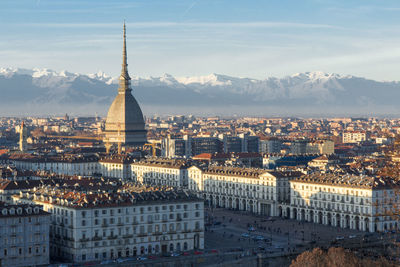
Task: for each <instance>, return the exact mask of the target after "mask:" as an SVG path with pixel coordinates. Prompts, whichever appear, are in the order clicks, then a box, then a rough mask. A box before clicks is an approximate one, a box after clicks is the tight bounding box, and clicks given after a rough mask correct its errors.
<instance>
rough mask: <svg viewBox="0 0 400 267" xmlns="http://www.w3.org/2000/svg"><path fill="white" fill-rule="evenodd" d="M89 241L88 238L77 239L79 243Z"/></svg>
mask: <svg viewBox="0 0 400 267" xmlns="http://www.w3.org/2000/svg"><path fill="white" fill-rule="evenodd" d="M89 240H90V239H89V238H81V239H79V242H88V241H89Z"/></svg>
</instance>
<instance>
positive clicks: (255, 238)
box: [253, 235, 264, 241]
mask: <svg viewBox="0 0 400 267" xmlns="http://www.w3.org/2000/svg"><path fill="white" fill-rule="evenodd" d="M253 239H254V240H257V241H263V240H264V237H263V236H262V235H257V236H254V237H253Z"/></svg>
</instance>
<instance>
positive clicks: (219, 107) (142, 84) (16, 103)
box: [0, 68, 400, 116]
mask: <svg viewBox="0 0 400 267" xmlns="http://www.w3.org/2000/svg"><path fill="white" fill-rule="evenodd" d="M131 82H132V89H133V91H132V93H133V95H134V96H135V97H136V99H137V100H138V102H139V104H140V105H141V107H142V109H143V110H144V113H145V114H147V115H152V114H159V115H167V114H195V115H262V116H376V115H399V114H400V104H399V99H400V83H399V82H386V81H374V80H369V79H366V78H361V77H355V76H351V75H339V74H328V73H324V72H319V71H315V72H306V73H297V74H294V75H291V76H286V77H283V78H274V77H270V78H266V79H251V78H238V77H230V76H226V75H220V74H210V75H208V76H196V77H173V76H172V75H169V74H164V75H163V76H162V77H149V78H142V77H132V81H131ZM117 87H118V77H110V76H107V75H106V74H104V73H102V72H99V73H96V74H88V75H85V74H77V73H70V72H67V71H61V72H56V71H52V70H48V69H15V68H0V96H1V97H0V116H11V115H24V116H26V115H62V114H65V113H68V114H71V115H94V114H95V113H97V114H98V115H105V114H106V113H107V110H108V107H109V105H110V104H111V102H112V100H113V99H114V97H115V95H116V93H117Z"/></svg>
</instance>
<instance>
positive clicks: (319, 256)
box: [290, 247, 395, 267]
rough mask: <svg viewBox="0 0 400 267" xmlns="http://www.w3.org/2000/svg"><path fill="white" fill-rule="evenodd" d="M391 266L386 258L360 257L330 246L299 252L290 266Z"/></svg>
mask: <svg viewBox="0 0 400 267" xmlns="http://www.w3.org/2000/svg"><path fill="white" fill-rule="evenodd" d="M344 266H346V267H392V266H395V265H394V264H392V263H390V262H388V261H387V260H386V259H383V258H381V259H379V260H371V259H368V258H363V259H360V258H358V257H357V256H356V255H355V254H354V253H353V252H350V251H346V250H345V249H343V248H335V247H332V248H330V249H329V250H328V251H324V250H322V249H320V248H314V249H313V250H312V251H305V252H303V253H301V254H300V255H299V256H297V258H296V259H295V260H293V261H292V264H291V265H290V267H344Z"/></svg>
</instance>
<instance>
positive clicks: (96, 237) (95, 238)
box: [92, 236, 102, 241]
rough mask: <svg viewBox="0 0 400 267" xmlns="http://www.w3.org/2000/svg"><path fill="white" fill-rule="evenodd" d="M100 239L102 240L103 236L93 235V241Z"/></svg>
mask: <svg viewBox="0 0 400 267" xmlns="http://www.w3.org/2000/svg"><path fill="white" fill-rule="evenodd" d="M100 240H102V238H101V236H94V237H92V241H100Z"/></svg>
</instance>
